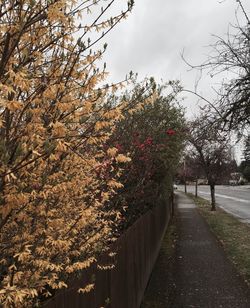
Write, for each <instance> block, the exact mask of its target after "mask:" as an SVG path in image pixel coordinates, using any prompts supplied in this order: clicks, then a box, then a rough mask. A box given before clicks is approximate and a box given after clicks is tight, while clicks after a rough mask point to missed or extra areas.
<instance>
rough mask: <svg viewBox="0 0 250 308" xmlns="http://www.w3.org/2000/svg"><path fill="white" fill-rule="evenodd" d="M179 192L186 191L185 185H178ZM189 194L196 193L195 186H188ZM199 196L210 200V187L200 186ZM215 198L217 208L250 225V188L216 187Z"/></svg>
mask: <svg viewBox="0 0 250 308" xmlns="http://www.w3.org/2000/svg"><path fill="white" fill-rule="evenodd" d="M178 190H180V191H184V186H183V185H178ZM187 192H191V193H194V192H195V186H193V185H187ZM198 195H200V196H201V197H202V198H204V199H207V200H211V199H210V189H209V186H208V185H199V186H198ZM215 198H216V204H217V206H219V207H221V208H223V209H224V210H225V211H227V212H228V213H230V214H232V215H234V216H235V217H237V218H238V219H239V220H241V221H242V222H245V223H249V224H250V186H249V185H246V186H223V185H218V186H216V187H215Z"/></svg>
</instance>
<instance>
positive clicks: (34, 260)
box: [0, 0, 133, 307]
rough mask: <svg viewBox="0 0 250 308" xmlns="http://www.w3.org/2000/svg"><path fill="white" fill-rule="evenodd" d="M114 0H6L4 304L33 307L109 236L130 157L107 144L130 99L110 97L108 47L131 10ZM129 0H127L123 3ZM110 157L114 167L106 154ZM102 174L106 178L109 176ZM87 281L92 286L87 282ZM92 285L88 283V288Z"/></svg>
mask: <svg viewBox="0 0 250 308" xmlns="http://www.w3.org/2000/svg"><path fill="white" fill-rule="evenodd" d="M114 2H115V1H114V0H112V1H111V0H110V1H101V0H97V1H92V0H86V1H63V0H50V1H47V0H40V1H30V0H27V1H26V0H24V1H14V0H13V1H1V3H0V18H1V19H0V51H1V58H0V229H1V234H0V236H1V241H0V254H1V259H0V286H1V291H0V303H1V304H0V305H3V306H5V307H33V306H34V304H35V302H36V299H37V298H38V297H39V296H40V295H43V296H46V295H50V294H49V290H53V289H59V288H62V287H67V282H68V279H69V277H70V276H71V275H73V274H74V273H77V272H78V271H79V270H82V269H84V268H86V267H88V266H89V265H90V264H91V263H92V262H94V260H95V258H96V255H97V254H98V253H99V252H100V251H101V250H102V249H103V247H104V246H105V243H106V242H107V241H108V242H110V241H111V240H112V228H113V226H114V225H116V224H117V222H118V220H119V213H118V212H119V211H118V210H117V209H114V208H112V207H107V206H105V205H106V204H107V202H108V200H109V199H110V198H111V196H112V195H113V194H114V193H115V192H116V190H117V188H119V187H121V185H122V184H120V183H119V181H118V177H119V170H120V164H121V163H122V162H126V161H128V160H129V159H128V158H126V157H125V155H124V156H118V155H116V153H114V152H113V151H112V149H109V148H105V147H104V145H105V144H107V140H108V139H109V137H110V135H111V134H112V130H113V129H114V125H115V123H116V121H118V120H119V119H120V117H121V114H122V110H123V109H124V108H125V109H129V108H130V107H129V103H128V102H127V101H126V100H123V101H121V102H120V103H119V104H117V105H116V106H114V105H112V104H110V102H109V97H110V94H109V93H110V91H115V90H116V89H117V88H119V86H120V84H116V85H112V86H105V85H104V79H105V76H106V70H105V66H104V67H103V68H99V67H98V65H97V62H98V60H99V59H100V58H101V57H102V54H103V53H104V51H105V49H106V45H104V47H103V48H100V49H97V48H95V46H96V44H97V43H99V42H100V40H101V39H102V38H103V37H104V36H105V35H106V34H107V33H108V32H109V31H110V30H111V29H112V28H113V27H115V25H116V24H117V23H118V22H119V21H121V20H122V19H124V18H125V17H126V16H127V13H128V12H129V11H130V10H131V8H132V5H133V2H132V1H129V2H128V4H127V6H126V8H125V10H124V11H123V12H121V13H118V14H117V15H116V16H109V8H110V7H111V6H112V5H113V3H114ZM125 4H126V2H125ZM110 161H112V164H113V166H112V168H111V167H110V164H109V162H110ZM104 174H105V176H104ZM85 287H86V288H85ZM92 287H93V286H92V285H88V286H83V288H82V290H81V291H87V290H89V289H91V288H92Z"/></svg>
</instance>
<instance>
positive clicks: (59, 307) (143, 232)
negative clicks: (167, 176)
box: [43, 198, 173, 308]
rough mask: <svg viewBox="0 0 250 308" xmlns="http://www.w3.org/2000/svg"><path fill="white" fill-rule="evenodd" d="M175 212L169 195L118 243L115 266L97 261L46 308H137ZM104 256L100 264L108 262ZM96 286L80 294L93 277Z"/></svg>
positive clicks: (52, 299) (116, 244)
mask: <svg viewBox="0 0 250 308" xmlns="http://www.w3.org/2000/svg"><path fill="white" fill-rule="evenodd" d="M172 213H173V200H172V198H169V199H168V200H165V201H164V202H162V203H161V204H160V205H158V206H156V207H155V208H153V209H152V210H150V211H148V212H147V213H146V214H145V215H143V216H142V217H141V218H139V219H138V220H137V221H136V222H135V223H134V224H133V225H132V226H131V227H130V228H129V229H128V230H127V231H126V232H125V233H124V234H123V235H122V236H121V237H120V238H119V239H118V240H117V241H116V243H115V247H114V251H116V252H117V254H116V256H115V267H114V268H113V269H109V270H100V269H99V268H98V267H97V264H93V265H92V266H91V267H90V268H88V269H87V270H86V271H84V272H83V274H82V277H80V278H79V279H76V280H75V281H74V282H73V283H72V284H71V285H70V286H69V288H68V289H65V290H62V291H59V292H58V293H57V294H56V296H54V298H51V299H50V300H48V301H47V302H46V303H44V305H43V307H44V308H100V307H110V308H138V307H140V303H141V301H142V298H143V294H144V291H145V289H146V286H147V282H148V279H149V277H150V274H151V271H152V269H153V266H154V263H155V261H156V258H157V255H158V253H159V249H160V245H161V241H162V238H163V236H164V233H165V231H166V228H167V226H168V223H169V220H170V218H171V215H172ZM107 261H108V260H107V256H102V257H101V258H100V259H99V260H98V264H107ZM93 277H94V279H95V288H94V289H93V290H92V291H91V292H89V293H85V294H79V293H78V292H77V290H78V288H80V287H82V286H84V285H85V284H87V283H88V282H89V280H90V279H93Z"/></svg>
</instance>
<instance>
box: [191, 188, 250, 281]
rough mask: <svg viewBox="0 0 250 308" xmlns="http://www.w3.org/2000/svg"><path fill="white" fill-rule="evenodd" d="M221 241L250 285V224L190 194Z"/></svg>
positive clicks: (229, 256)
mask: <svg viewBox="0 0 250 308" xmlns="http://www.w3.org/2000/svg"><path fill="white" fill-rule="evenodd" d="M188 195H189V196H190V197H191V198H192V199H193V200H194V202H195V204H196V205H197V207H198V210H199V212H200V214H201V215H202V216H203V217H204V218H205V219H206V221H207V223H208V225H209V226H210V228H211V230H212V231H213V233H214V234H215V235H216V237H217V238H218V240H219V241H220V242H221V244H222V246H223V248H224V250H225V252H226V254H227V256H228V258H229V259H230V260H231V261H232V262H233V264H234V265H235V267H236V269H237V270H238V272H239V273H240V274H241V275H242V276H243V278H244V279H245V281H246V282H247V284H248V285H249V286H250V226H249V225H247V224H244V223H242V222H240V221H239V220H238V219H236V218H235V217H233V216H232V215H230V214H228V213H226V212H225V211H223V210H222V209H220V208H218V207H217V210H216V211H214V212H212V211H211V210H210V208H211V204H210V202H209V201H207V200H204V199H203V198H200V197H197V198H196V197H195V196H194V195H193V194H188Z"/></svg>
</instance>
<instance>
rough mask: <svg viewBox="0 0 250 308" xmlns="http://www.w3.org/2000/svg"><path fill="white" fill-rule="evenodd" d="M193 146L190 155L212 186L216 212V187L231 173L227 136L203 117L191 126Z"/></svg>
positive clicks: (190, 140) (190, 136)
mask: <svg viewBox="0 0 250 308" xmlns="http://www.w3.org/2000/svg"><path fill="white" fill-rule="evenodd" d="M189 129H190V135H189V142H190V145H191V148H190V151H189V154H190V156H191V157H193V160H194V161H196V163H197V165H198V166H197V168H198V167H200V168H201V169H202V170H203V172H204V174H205V176H206V178H207V180H208V184H209V186H210V192H211V205H212V206H211V210H212V211H215V210H216V204H215V185H216V184H218V182H219V181H220V179H221V178H222V176H225V173H227V172H230V171H229V169H228V166H229V165H230V162H231V157H230V146H229V142H228V137H227V134H222V133H221V132H220V131H219V130H218V129H217V128H216V127H215V126H214V127H211V126H209V125H207V118H206V117H205V116H201V117H200V118H197V119H196V120H194V121H192V122H191V123H190V124H189Z"/></svg>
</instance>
